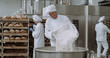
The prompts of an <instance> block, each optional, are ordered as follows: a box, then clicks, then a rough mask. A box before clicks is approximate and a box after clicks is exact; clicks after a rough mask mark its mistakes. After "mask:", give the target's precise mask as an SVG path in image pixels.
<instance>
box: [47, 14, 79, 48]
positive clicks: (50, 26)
mask: <svg viewBox="0 0 110 58" xmlns="http://www.w3.org/2000/svg"><path fill="white" fill-rule="evenodd" d="M67 22H69V23H71V22H70V20H69V18H68V17H67V16H65V15H58V17H57V18H56V19H53V18H51V17H49V18H48V19H47V21H46V24H45V36H46V37H47V38H49V39H50V43H51V46H56V40H55V38H54V37H52V32H53V30H55V29H57V28H59V27H61V26H62V25H64V24H65V23H67ZM71 24H72V23H71ZM73 28H74V29H75V30H76V33H77V35H78V36H79V33H78V31H77V29H76V27H75V26H74V25H73Z"/></svg>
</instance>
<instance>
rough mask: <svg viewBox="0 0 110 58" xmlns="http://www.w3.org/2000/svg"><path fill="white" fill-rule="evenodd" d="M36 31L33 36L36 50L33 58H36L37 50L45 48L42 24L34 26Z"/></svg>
mask: <svg viewBox="0 0 110 58" xmlns="http://www.w3.org/2000/svg"><path fill="white" fill-rule="evenodd" d="M33 28H34V31H33V32H32V36H33V38H34V49H33V58H35V49H36V48H40V47H44V28H43V24H42V23H38V24H37V25H34V26H33Z"/></svg>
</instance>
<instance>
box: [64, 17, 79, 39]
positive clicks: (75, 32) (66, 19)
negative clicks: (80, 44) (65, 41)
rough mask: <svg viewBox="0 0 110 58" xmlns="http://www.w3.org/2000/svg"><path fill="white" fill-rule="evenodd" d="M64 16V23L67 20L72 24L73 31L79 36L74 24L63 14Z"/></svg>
mask: <svg viewBox="0 0 110 58" xmlns="http://www.w3.org/2000/svg"><path fill="white" fill-rule="evenodd" d="M65 18H66V23H68V22H69V23H70V24H72V27H73V29H74V31H75V33H76V36H77V37H79V32H78V30H77V28H76V26H75V25H74V24H73V23H72V22H71V21H70V19H69V18H68V17H67V16H65Z"/></svg>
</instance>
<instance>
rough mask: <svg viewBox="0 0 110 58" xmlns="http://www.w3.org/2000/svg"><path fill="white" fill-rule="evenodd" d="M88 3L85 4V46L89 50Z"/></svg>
mask: <svg viewBox="0 0 110 58" xmlns="http://www.w3.org/2000/svg"><path fill="white" fill-rule="evenodd" d="M88 8H89V7H88V5H87V6H85V21H86V23H85V48H86V49H87V50H88V11H89V10H88Z"/></svg>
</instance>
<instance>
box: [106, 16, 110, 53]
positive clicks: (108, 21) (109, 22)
mask: <svg viewBox="0 0 110 58" xmlns="http://www.w3.org/2000/svg"><path fill="white" fill-rule="evenodd" d="M106 24H107V26H108V28H109V29H110V18H109V19H108V20H107V22H106ZM107 41H108V44H109V49H108V53H109V54H110V34H107Z"/></svg>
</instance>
